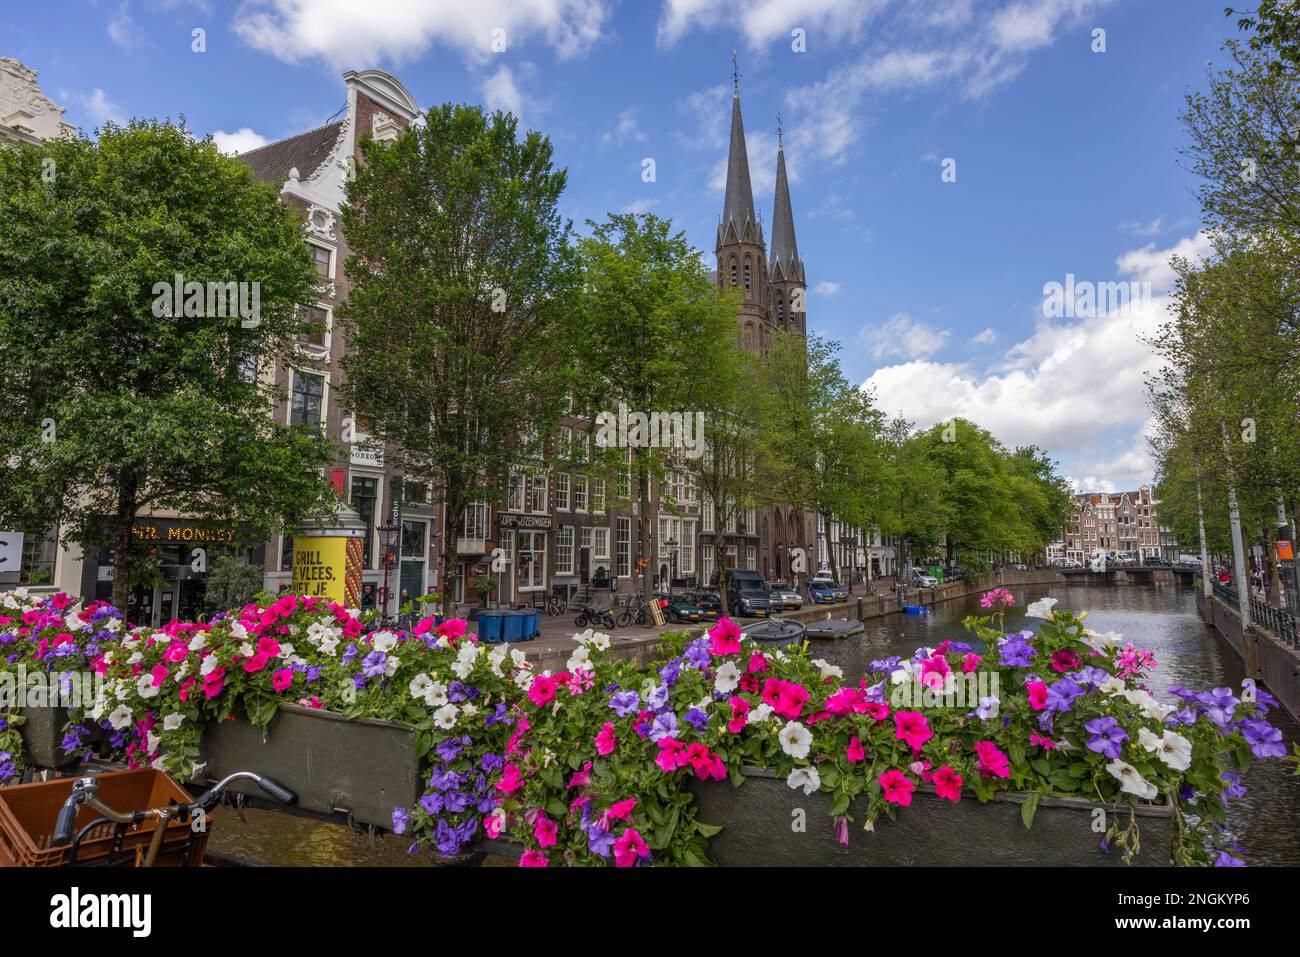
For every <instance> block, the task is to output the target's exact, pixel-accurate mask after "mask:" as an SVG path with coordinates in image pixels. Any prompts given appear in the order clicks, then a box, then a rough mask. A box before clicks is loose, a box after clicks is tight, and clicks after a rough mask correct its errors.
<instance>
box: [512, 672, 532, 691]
mask: <svg viewBox="0 0 1300 957" xmlns="http://www.w3.org/2000/svg"><path fill="white" fill-rule="evenodd" d="M514 682H515V686H516V687H518V688H519V690H520V691H527V690H528V689H529V688H530V687H532V684H533V673H532V672H531V671H516V672H515V677H514Z"/></svg>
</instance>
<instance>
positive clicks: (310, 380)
mask: <svg viewBox="0 0 1300 957" xmlns="http://www.w3.org/2000/svg"><path fill="white" fill-rule="evenodd" d="M343 80H344V84H345V88H346V95H347V102H346V106H345V108H344V109H343V110H342V111H341V112H340V114H339V116H338V118H337V119H333V120H331V121H330V122H328V123H326V124H324V125H323V126H320V127H317V128H315V129H312V130H308V131H306V132H304V133H300V134H298V135H295V136H292V137H289V138H287V139H284V140H280V141H277V142H274V143H270V144H267V145H265V146H262V147H260V148H258V149H254V150H250V151H248V152H246V153H244V154H242V155H241V156H240V157H239V159H240V160H241V161H242V162H244V163H246V164H247V165H248V166H249V168H250V169H251V170H252V171H253V173H254V174H255V175H257V176H258V177H259V178H261V179H262V180H264V181H266V182H268V183H270V184H271V185H272V186H274V187H276V188H277V190H278V191H279V194H280V197H281V199H282V200H283V201H284V202H285V203H286V204H287V205H289V206H291V207H292V208H294V209H295V210H296V211H297V212H298V213H299V214H300V216H301V219H302V224H303V239H304V242H305V243H306V244H307V246H308V248H309V250H310V252H311V256H312V261H313V262H314V263H315V266H316V270H317V272H318V274H319V276H320V285H319V287H318V289H317V295H316V296H315V297H314V299H313V300H312V301H311V302H307V303H303V305H302V308H303V311H304V315H305V316H306V317H307V320H308V325H309V327H308V329H306V330H305V331H304V332H303V334H302V335H301V336H300V337H299V339H298V341H297V342H296V343H295V345H294V348H293V353H292V355H290V356H288V357H285V358H283V359H280V360H277V361H276V362H275V363H274V364H273V365H270V364H268V365H267V367H265V368H262V369H260V370H259V374H260V375H263V376H265V377H268V379H269V380H271V381H273V382H274V383H275V384H276V386H278V388H279V389H280V391H281V393H282V394H283V395H284V396H285V398H284V400H283V402H282V403H281V405H280V406H279V408H278V409H277V410H276V413H275V414H276V415H277V416H279V417H280V418H281V421H283V422H284V423H285V424H288V425H308V426H314V427H317V428H319V429H321V430H322V431H323V432H324V434H325V435H326V436H327V437H329V438H331V439H333V440H334V441H335V442H337V443H339V445H340V446H341V447H342V448H343V449H344V450H345V452H344V454H342V455H341V456H340V457H339V458H338V460H337V461H335V462H334V463H333V464H332V465H331V466H330V468H329V475H328V476H327V477H328V479H329V481H330V482H331V483H332V485H333V487H334V489H335V491H336V492H337V493H338V495H339V496H340V498H342V499H343V500H344V501H346V502H347V503H348V505H349V506H350V507H351V508H352V510H353V511H355V512H356V514H357V515H358V516H360V518H361V521H362V522H363V524H364V525H365V527H366V533H365V545H364V573H363V585H362V603H363V605H364V606H365V607H367V608H370V607H376V606H377V605H378V604H380V603H383V602H384V600H385V594H384V583H385V581H386V580H387V582H388V585H389V592H388V595H387V601H386V605H387V608H388V609H389V610H390V611H392V610H395V609H396V607H397V605H398V603H399V601H400V600H401V598H402V596H403V595H405V596H409V597H414V596H416V595H422V594H426V593H428V592H430V591H435V590H437V589H438V586H439V583H438V556H439V554H440V552H441V548H442V544H443V540H444V536H446V535H451V536H453V537H454V538H455V543H456V554H457V557H458V567H457V576H456V584H455V594H454V595H453V596H451V597H452V599H453V600H454V602H455V604H457V605H464V604H469V603H475V602H478V601H479V600H480V594H479V593H478V591H477V590H476V588H475V583H476V582H477V581H478V580H479V579H481V578H483V577H486V576H490V577H491V578H492V579H495V587H494V588H492V590H491V591H490V592H489V593H488V595H487V599H488V601H490V602H501V603H504V604H512V605H513V604H535V603H541V602H542V601H544V599H545V597H546V596H547V595H548V594H551V593H558V594H562V595H564V596H566V597H570V598H578V599H581V598H590V599H592V600H595V601H597V602H598V603H600V604H605V603H608V602H611V601H616V600H619V598H620V597H626V596H630V595H632V594H634V593H635V592H636V591H637V590H639V588H640V577H639V572H640V568H641V567H642V565H644V566H646V567H648V569H649V571H650V575H651V580H652V587H653V588H655V589H663V588H666V587H667V586H668V584H669V582H670V581H671V582H672V583H673V584H674V585H675V586H677V587H690V586H692V585H695V584H697V583H705V582H708V581H710V580H711V578H712V576H713V574H714V573H715V571H716V569H715V564H716V559H715V550H714V544H715V542H717V540H718V539H719V538H721V539H722V541H723V544H724V560H723V563H724V564H725V565H726V566H728V567H738V568H749V569H756V570H758V571H761V572H762V573H763V575H764V577H765V578H767V579H769V580H773V581H791V580H793V579H795V578H796V577H797V576H796V575H795V574H794V573H793V571H792V561H791V555H792V551H791V550H792V549H795V548H799V547H803V548H807V549H809V550H812V549H814V548H816V549H817V550H818V551H814V552H812V555H816V556H817V557H818V558H819V559H820V561H819V562H818V564H819V565H822V566H824V565H825V564H826V561H827V558H828V555H827V549H828V548H834V549H836V550H837V557H838V559H839V561H838V564H839V566H840V567H841V568H843V569H846V570H847V569H849V568H850V567H854V568H860V569H868V568H869V569H871V572H869V574H870V573H872V572H873V573H874V574H875V575H880V574H890V573H891V571H892V570H893V569H892V568H891V567H890V563H891V560H892V553H893V548H892V547H890V543H889V542H887V541H886V542H883V543H882V542H881V540H880V539H879V536H878V535H877V536H876V537H875V539H874V541H873V540H872V538H871V537H870V536H864V535H863V534H862V533H861V531H860V530H857V529H852V530H849V529H847V528H845V527H844V526H841V525H840V524H839V523H833V526H832V528H831V529H830V533H829V534H826V529H824V528H821V529H819V528H818V526H817V525H816V524H815V523H814V521H813V517H812V516H811V515H810V514H804V515H802V516H801V515H799V514H797V513H796V512H795V511H794V510H792V509H790V508H789V507H781V506H767V507H765V508H763V509H758V510H755V509H750V510H747V511H745V512H743V513H742V514H740V515H738V516H736V517H735V518H733V519H732V520H731V521H730V522H728V523H727V525H726V526H725V527H718V523H717V522H716V521H715V510H714V509H713V507H712V505H711V503H709V502H708V501H707V500H706V498H705V496H703V495H701V494H699V492H698V490H697V489H695V488H694V486H693V484H692V483H691V482H690V480H689V477H688V476H687V475H686V474H684V473H683V472H673V471H671V470H670V472H669V474H668V476H667V477H666V478H665V479H664V480H663V481H662V482H657V483H652V488H651V514H650V521H649V522H648V523H647V527H646V541H645V542H644V543H640V542H639V541H638V534H637V525H638V511H639V506H638V503H636V502H633V501H632V500H631V499H632V497H633V492H634V490H633V489H632V488H631V475H630V472H629V470H628V469H627V468H624V469H615V470H613V471H612V472H611V471H609V470H607V469H605V468H597V467H596V466H595V465H594V462H593V457H592V456H591V443H592V440H593V437H592V433H593V429H592V423H591V422H590V420H583V419H580V418H578V417H571V418H569V419H568V420H567V421H566V424H565V425H564V426H563V427H562V428H561V429H560V430H559V433H558V434H557V435H556V436H554V437H553V438H552V440H551V443H550V445H549V447H548V454H547V455H546V456H545V459H544V461H543V460H539V461H536V462H528V463H521V464H520V466H519V467H518V468H517V469H514V470H512V471H511V473H510V475H508V476H504V477H503V478H502V483H503V486H504V488H503V492H502V495H501V497H500V499H499V500H498V501H495V502H480V503H477V504H474V505H471V506H470V507H469V508H467V509H466V510H465V512H464V514H462V515H459V516H453V517H449V516H447V515H445V514H444V511H445V510H444V509H443V508H442V505H441V503H440V501H439V497H438V495H437V490H436V489H433V488H430V487H429V486H428V485H427V484H425V483H422V482H417V481H412V480H407V479H405V477H404V476H403V475H401V474H400V473H399V472H398V470H397V469H395V468H393V467H392V465H391V464H390V461H389V460H390V459H391V458H392V457H391V456H386V455H385V452H384V450H383V449H382V448H380V447H378V446H377V445H376V444H375V443H373V442H371V441H370V440H369V437H368V435H367V432H366V423H365V421H364V419H362V418H360V417H358V416H356V415H355V414H354V412H353V411H352V410H350V409H348V408H346V407H344V406H343V404H342V403H341V402H339V401H338V399H337V397H336V394H337V390H338V385H339V382H340V379H341V375H342V372H341V367H340V360H341V358H342V356H343V354H344V350H345V349H346V347H347V344H346V343H345V342H344V339H343V336H342V335H341V334H338V333H336V330H335V322H334V312H335V310H336V308H337V307H338V305H339V304H340V303H341V302H342V301H343V300H344V299H345V298H346V296H347V294H348V284H347V278H346V276H345V274H344V270H343V263H344V262H345V260H346V258H347V255H348V249H347V242H346V237H344V236H343V235H342V232H341V229H340V227H339V218H340V212H339V211H340V209H341V206H342V203H343V198H344V182H345V179H346V176H347V175H348V171H349V168H350V167H351V166H352V164H354V163H356V162H358V161H359V158H360V151H359V147H360V142H361V139H362V138H363V137H365V136H371V137H374V138H376V139H379V140H386V139H392V138H395V137H397V136H398V135H400V133H401V132H402V131H403V130H404V129H405V128H406V127H407V125H408V124H410V123H411V122H413V121H414V120H415V119H416V117H417V116H418V115H419V114H420V112H421V111H420V108H419V106H418V104H417V103H416V101H415V99H414V98H413V97H412V96H411V94H410V92H409V91H408V90H407V89H406V88H405V87H404V86H403V85H402V83H401V82H400V81H399V80H398V79H397V78H396V77H394V76H392V75H391V74H389V73H387V72H385V71H382V70H366V71H362V72H357V71H349V72H347V73H345V74H344V75H343ZM31 82H32V83H33V84H34V82H35V74H34V73H31ZM55 109H57V108H55ZM59 112H60V113H61V111H59ZM732 112H733V116H732V120H733V123H732V143H731V153H730V156H729V159H728V162H729V176H728V187H727V189H728V195H727V198H726V203H725V210H726V217H725V218H726V223H725V227H720V229H719V244H718V245H719V248H718V253H719V263H720V264H721V263H727V264H728V268H727V269H725V270H720V272H719V275H718V277H717V278H718V282H719V285H720V286H723V287H726V286H737V285H741V284H743V287H744V295H745V300H746V303H745V305H743V306H742V309H741V313H740V315H738V321H739V323H740V326H741V329H742V330H743V332H742V335H743V341H744V343H745V344H746V345H747V346H748V347H750V348H759V347H761V343H760V340H762V339H765V338H766V337H765V336H763V335H758V336H757V337H756V336H755V330H757V331H758V333H760V334H761V333H764V332H766V331H767V330H768V329H771V328H784V329H789V330H792V331H797V332H799V333H802V332H803V328H804V327H803V323H804V321H805V320H804V315H803V313H802V311H800V312H796V311H795V309H794V307H793V301H794V293H795V290H799V291H802V289H803V283H804V278H803V262H802V260H801V259H799V257H798V254H797V249H796V248H795V245H794V234H793V218H792V216H791V213H790V207H789V193H788V186H787V184H786V178H785V175H784V155H783V153H782V152H779V154H778V163H779V167H778V184H779V188H778V193H777V208H776V210H775V213H774V220H775V221H776V222H777V224H778V228H777V231H776V233H775V234H774V239H773V257H772V266H771V267H770V268H769V266H768V264H767V262H766V260H765V254H766V250H765V248H764V245H765V244H764V242H763V237H762V226H761V223H758V222H756V221H755V220H754V216H753V201H752V198H751V197H750V196H749V188H748V161H747V158H746V157H745V155H744V139H743V127H742V126H741V121H740V107H739V92H738V91H737V94H736V97H735V98H734V101H733V110H732ZM20 119H23V120H24V122H25V123H27V122H28V121H27V117H26V114H24V116H23V117H20ZM28 125H30V123H28ZM26 128H27V127H26V126H24V127H23V129H24V130H25V129H26ZM61 129H63V130H64V131H65V132H66V129H68V128H67V126H66V124H63V127H61ZM738 257H739V260H738ZM738 261H739V262H740V263H741V265H740V266H737V262H738ZM787 302H790V303H791V306H790V308H789V310H788V312H787V308H786V303H787ZM563 450H568V452H567V453H565V452H564V451H563ZM626 458H627V459H630V454H628V455H627V457H626ZM625 461H626V459H625ZM449 519H450V520H449ZM801 523H802V527H800V526H801ZM385 529H400V534H396V533H394V532H392V531H388V532H386V531H385ZM819 531H821V532H822V534H819ZM850 532H851V533H852V534H849V533H850ZM136 535H137V536H138V537H139V538H140V539H142V540H143V541H145V542H147V543H148V544H149V545H150V546H151V549H152V551H153V554H154V556H155V558H156V559H157V561H158V563H159V566H160V569H161V573H162V574H161V582H160V583H158V584H156V585H154V586H152V587H150V588H141V589H137V590H136V592H135V594H133V595H132V596H131V601H130V607H129V608H128V613H129V614H130V617H131V618H132V619H133V620H134V621H137V622H139V623H153V624H160V623H163V622H166V621H169V620H171V619H172V618H173V617H180V618H182V619H184V618H193V617H195V616H197V615H198V614H200V613H201V612H202V606H203V597H204V591H205V572H204V571H202V570H201V569H200V570H195V568H194V562H193V560H192V559H193V556H194V555H195V549H197V548H200V547H202V548H204V549H205V550H217V549H221V548H228V547H230V543H231V542H232V541H233V540H234V539H235V537H236V530H235V529H233V528H229V527H221V526H219V525H218V526H213V525H211V524H210V523H200V522H197V521H195V520H193V519H192V518H189V517H187V516H184V515H177V514H173V513H166V512H159V513H154V514H149V515H145V516H142V517H141V518H140V520H139V522H138V523H137V528H136ZM390 539H391V540H390ZM292 541H293V538H292V535H276V536H273V537H272V538H271V539H270V540H269V541H267V542H265V543H263V544H262V545H260V546H258V547H256V548H250V549H247V551H246V555H245V557H246V558H247V560H248V561H250V562H252V563H254V564H257V565H260V566H262V567H263V568H264V585H265V587H266V588H267V589H269V590H271V591H272V592H274V591H277V590H279V589H281V588H283V587H286V586H287V583H288V582H289V580H290V577H291V567H290V566H291V554H292ZM811 557H812V556H810V559H811ZM113 571H114V559H113V554H112V551H111V550H109V549H102V550H100V551H99V552H98V553H95V554H82V552H81V549H80V548H79V547H77V546H76V545H75V544H72V543H70V542H66V541H62V540H60V538H59V536H58V533H57V530H50V531H49V532H47V533H45V534H39V533H38V534H30V533H29V534H28V535H27V537H26V544H25V548H24V561H23V571H22V573H21V574H20V575H18V576H7V577H8V580H9V581H10V582H14V583H16V582H17V581H19V580H21V581H22V582H24V583H28V584H32V585H35V586H46V587H51V588H58V589H61V590H66V591H69V592H71V593H74V594H79V595H81V596H82V597H84V598H86V599H87V600H91V599H99V598H107V597H108V596H109V595H110V594H111V591H112V578H113Z"/></svg>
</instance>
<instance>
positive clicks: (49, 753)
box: [18, 707, 81, 769]
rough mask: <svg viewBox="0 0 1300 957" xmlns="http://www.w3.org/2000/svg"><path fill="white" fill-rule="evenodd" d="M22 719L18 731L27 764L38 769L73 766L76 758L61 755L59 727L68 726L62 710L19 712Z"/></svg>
mask: <svg viewBox="0 0 1300 957" xmlns="http://www.w3.org/2000/svg"><path fill="white" fill-rule="evenodd" d="M21 714H22V716H23V717H24V718H25V719H26V720H25V721H24V722H23V723H22V725H21V726H20V727H19V729H18V733H19V734H20V735H21V736H22V739H23V749H24V750H25V751H26V761H27V764H29V765H33V766H36V767H40V768H52V769H58V768H66V767H69V766H71V765H73V764H76V763H77V761H78V760H79V759H80V757H81V756H80V755H79V754H64V753H63V749H62V748H60V747H59V745H60V744H61V743H62V742H63V727H64V725H66V724H67V723H68V711H67V709H66V708H53V707H47V708H23V709H22V712H21Z"/></svg>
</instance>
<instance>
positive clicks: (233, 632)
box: [230, 621, 248, 641]
mask: <svg viewBox="0 0 1300 957" xmlns="http://www.w3.org/2000/svg"><path fill="white" fill-rule="evenodd" d="M230 636H231V637H232V638H234V639H235V641H243V640H244V639H245V638H247V637H248V629H247V628H245V627H244V623H243V622H242V621H237V622H235V623H234V624H233V625H231V626H230Z"/></svg>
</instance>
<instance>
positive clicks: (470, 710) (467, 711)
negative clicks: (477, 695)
mask: <svg viewBox="0 0 1300 957" xmlns="http://www.w3.org/2000/svg"><path fill="white" fill-rule="evenodd" d="M460 713H461V714H463V715H464V716H465V717H467V718H472V717H474V715H476V714H478V708H476V707H474V703H473V702H471V701H466V702H465V703H464V704H463V705H461V706H460Z"/></svg>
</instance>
